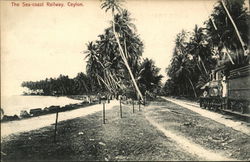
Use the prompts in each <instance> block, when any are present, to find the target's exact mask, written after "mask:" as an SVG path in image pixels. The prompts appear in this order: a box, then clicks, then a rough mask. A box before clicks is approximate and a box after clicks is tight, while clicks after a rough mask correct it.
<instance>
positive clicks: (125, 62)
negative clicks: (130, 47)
mask: <svg viewBox="0 0 250 162" xmlns="http://www.w3.org/2000/svg"><path fill="white" fill-rule="evenodd" d="M112 16H113V21H112V28H113V32H114V35H115V39H116V42H117V44H118V47H119V51H120V55H121V57H122V60H123V62H124V64H125V66H126V68H127V69H128V72H129V75H130V77H131V80H132V82H133V84H134V87H135V89H136V91H137V93H138V94H139V97H140V98H141V99H142V100H143V96H142V93H141V91H140V89H139V87H138V85H137V83H136V81H135V78H134V75H133V73H132V71H131V68H130V67H129V64H128V61H127V59H126V57H125V53H124V51H123V48H122V46H121V43H120V40H119V36H118V34H117V32H116V31H115V20H114V18H115V17H114V11H112Z"/></svg>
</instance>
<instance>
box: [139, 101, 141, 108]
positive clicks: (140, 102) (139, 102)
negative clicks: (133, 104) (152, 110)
mask: <svg viewBox="0 0 250 162" xmlns="http://www.w3.org/2000/svg"><path fill="white" fill-rule="evenodd" d="M139 111H141V102H140V99H139Z"/></svg>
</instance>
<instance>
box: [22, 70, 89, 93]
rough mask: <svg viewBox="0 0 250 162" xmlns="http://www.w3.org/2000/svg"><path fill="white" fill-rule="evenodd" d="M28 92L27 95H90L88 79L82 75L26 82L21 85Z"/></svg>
mask: <svg viewBox="0 0 250 162" xmlns="http://www.w3.org/2000/svg"><path fill="white" fill-rule="evenodd" d="M22 87H26V88H28V89H29V91H26V92H24V94H27V95H31V94H32V95H76V94H86V93H90V92H91V91H92V90H91V89H90V79H89V77H88V76H87V75H86V74H84V73H78V74H77V76H76V77H75V78H72V79H71V78H69V77H68V76H67V75H60V76H59V77H58V78H46V79H45V80H40V81H26V82H23V83H22Z"/></svg>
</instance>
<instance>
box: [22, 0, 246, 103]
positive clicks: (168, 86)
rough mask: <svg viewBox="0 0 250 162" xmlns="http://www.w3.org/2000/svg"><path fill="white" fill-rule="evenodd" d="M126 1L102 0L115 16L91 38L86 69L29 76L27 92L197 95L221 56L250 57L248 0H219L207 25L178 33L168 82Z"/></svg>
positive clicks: (235, 62)
mask: <svg viewBox="0 0 250 162" xmlns="http://www.w3.org/2000/svg"><path fill="white" fill-rule="evenodd" d="M122 6H123V5H122V3H121V1H119V0H104V1H102V4H101V8H102V9H104V10H105V11H106V12H108V11H110V12H111V15H112V19H111V21H110V24H109V26H108V27H107V28H105V29H104V32H103V33H100V34H99V35H98V36H97V39H96V40H92V41H90V42H88V43H86V47H87V50H85V51H84V57H85V61H86V62H87V66H86V74H84V73H82V72H81V73H78V75H77V76H76V77H75V78H72V79H71V78H69V77H68V76H65V75H60V76H59V77H58V78H46V79H45V80H41V81H34V82H32V81H28V82H23V84H22V86H23V87H27V88H28V89H29V90H30V92H26V94H38V95H77V94H97V93H101V92H105V93H110V94H114V95H117V94H123V95H127V96H128V97H130V98H134V99H143V96H145V95H146V94H149V95H150V96H153V95H154V94H162V95H172V96H186V97H192V98H197V97H198V96H200V94H201V90H200V88H201V87H202V86H204V85H205V84H206V83H207V82H208V81H209V80H210V75H211V72H212V70H213V69H214V68H215V67H216V65H218V64H219V63H220V62H226V64H225V66H228V67H230V68H235V67H239V66H244V65H245V64H248V63H249V50H248V48H249V44H248V41H249V33H248V28H249V14H248V12H247V9H246V8H245V7H244V0H239V1H235V0H224V1H218V2H217V3H216V4H215V7H214V9H213V12H212V14H211V15H210V17H209V19H208V20H206V21H204V26H198V25H195V26H194V29H193V31H186V30H182V31H180V33H178V34H177V35H176V38H175V47H174V48H173V53H172V60H171V62H170V64H169V65H168V67H167V68H166V74H167V77H168V79H167V81H166V82H165V83H164V84H163V86H162V85H161V79H162V77H163V76H162V75H160V74H159V70H160V69H159V68H157V67H156V65H155V63H154V61H153V60H151V59H149V58H143V52H144V44H143V41H142V40H141V38H140V36H139V35H138V34H137V30H136V26H135V24H134V23H133V21H132V20H133V19H132V17H131V14H130V12H129V11H128V10H127V9H124V8H122ZM227 11H228V13H229V14H228V13H227ZM231 18H232V19H231ZM235 26H236V28H237V29H236V28H235ZM230 68H228V69H230ZM152 94H153V95H152Z"/></svg>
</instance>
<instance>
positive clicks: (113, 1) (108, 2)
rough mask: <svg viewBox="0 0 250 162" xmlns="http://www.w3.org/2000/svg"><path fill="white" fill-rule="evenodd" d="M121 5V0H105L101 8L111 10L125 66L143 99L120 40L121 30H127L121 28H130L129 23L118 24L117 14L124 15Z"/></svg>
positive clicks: (115, 33)
mask: <svg viewBox="0 0 250 162" xmlns="http://www.w3.org/2000/svg"><path fill="white" fill-rule="evenodd" d="M120 6H121V4H120V1H119V0H104V2H103V3H102V4H101V8H102V9H104V8H105V11H106V12H107V11H108V10H111V13H112V16H113V21H112V28H113V34H114V36H115V39H116V42H117V44H118V47H119V52H120V55H121V58H122V60H123V62H124V64H125V66H126V68H127V70H128V72H129V75H130V77H131V79H132V82H133V84H134V86H135V89H136V91H137V93H138V94H139V97H140V98H141V99H142V100H143V96H142V93H141V91H140V90H139V87H138V85H137V83H136V80H135V78H134V75H133V73H132V70H131V68H130V66H129V64H128V61H127V58H126V56H127V52H126V53H125V52H124V48H123V47H122V45H121V42H120V36H122V35H121V34H122V32H121V31H123V32H125V31H126V30H121V29H124V27H125V29H128V28H129V26H128V24H123V25H125V26H119V24H117V23H118V22H117V21H116V19H115V18H116V17H117V16H122V15H121V11H122V9H121V7H120ZM115 11H117V12H118V14H117V15H116V16H115ZM119 13H120V14H119ZM125 22H126V21H125ZM117 29H120V30H119V31H117Z"/></svg>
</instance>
